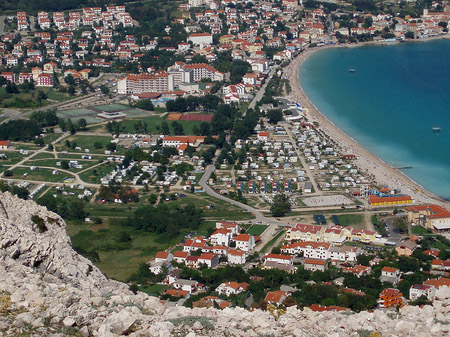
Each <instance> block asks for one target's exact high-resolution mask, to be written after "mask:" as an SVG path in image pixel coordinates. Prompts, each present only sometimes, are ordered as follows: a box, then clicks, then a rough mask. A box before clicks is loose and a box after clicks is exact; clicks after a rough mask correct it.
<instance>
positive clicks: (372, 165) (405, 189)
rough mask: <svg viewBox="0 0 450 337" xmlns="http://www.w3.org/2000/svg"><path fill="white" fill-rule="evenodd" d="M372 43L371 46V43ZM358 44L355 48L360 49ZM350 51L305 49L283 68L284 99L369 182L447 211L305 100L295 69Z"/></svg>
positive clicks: (449, 205)
mask: <svg viewBox="0 0 450 337" xmlns="http://www.w3.org/2000/svg"><path fill="white" fill-rule="evenodd" d="M372 43H374V42H372ZM361 45H362V44H359V45H357V46H361ZM345 47H347V48H352V47H354V45H353V46H344V45H333V46H324V47H318V48H312V49H307V50H306V51H304V52H303V53H301V54H299V55H298V56H297V57H296V58H295V59H293V60H292V61H291V63H290V64H289V65H288V66H287V67H286V68H285V73H287V74H288V75H289V81H290V83H291V87H292V92H291V93H290V94H289V95H287V98H289V99H291V100H293V101H295V102H298V103H299V104H300V105H302V106H303V107H305V108H306V109H307V112H306V114H305V115H306V118H307V119H308V121H310V122H317V123H318V124H319V129H320V130H322V131H323V132H324V133H325V134H327V135H329V136H330V137H331V138H332V139H333V140H334V141H335V142H336V143H337V144H338V147H340V149H341V152H342V154H353V155H356V156H357V158H358V159H357V160H356V164H357V165H358V166H359V168H360V170H361V172H367V173H368V174H369V175H371V176H372V178H373V180H374V181H375V182H376V183H377V184H378V185H387V186H389V187H390V188H395V189H397V190H399V191H400V192H401V193H403V194H408V195H410V196H411V197H412V198H413V199H414V200H415V203H416V204H418V203H433V204H439V205H441V206H444V207H446V208H450V202H447V201H446V200H444V199H442V198H440V197H439V196H437V195H435V194H433V193H432V192H430V191H427V190H426V189H425V188H423V187H422V186H420V185H419V184H417V183H416V182H414V181H413V180H412V179H410V178H409V177H408V176H406V175H405V174H404V173H402V172H401V171H399V170H397V169H395V168H393V167H392V166H390V165H389V164H387V163H385V162H384V161H382V160H381V159H380V158H378V157H377V156H375V155H374V154H373V153H371V152H370V151H368V150H367V149H366V148H364V147H363V146H362V145H360V144H359V143H358V142H356V141H355V140H354V139H353V138H351V137H350V136H349V135H347V134H346V133H344V132H343V131H342V130H341V129H339V128H338V127H337V126H336V125H335V124H334V123H332V122H331V121H330V120H328V119H327V118H326V117H325V116H324V115H323V114H322V113H321V112H320V111H319V110H318V109H317V107H316V106H315V105H314V104H313V103H312V102H311V101H310V100H309V98H308V97H307V96H306V95H305V93H304V92H303V89H302V88H301V86H300V83H299V76H298V74H299V69H300V67H301V66H302V64H303V62H304V61H305V60H306V59H307V58H308V57H310V56H311V55H313V54H314V53H315V52H317V51H320V50H324V49H328V48H345Z"/></svg>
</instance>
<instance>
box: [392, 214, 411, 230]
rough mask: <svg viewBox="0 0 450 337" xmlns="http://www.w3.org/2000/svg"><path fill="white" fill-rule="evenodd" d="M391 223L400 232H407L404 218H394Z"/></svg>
mask: <svg viewBox="0 0 450 337" xmlns="http://www.w3.org/2000/svg"><path fill="white" fill-rule="evenodd" d="M393 225H394V228H395V229H396V230H397V231H398V232H399V233H401V234H403V233H407V232H408V225H407V224H406V220H405V219H403V218H400V217H397V218H395V220H394V222H393Z"/></svg>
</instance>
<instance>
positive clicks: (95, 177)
mask: <svg viewBox="0 0 450 337" xmlns="http://www.w3.org/2000/svg"><path fill="white" fill-rule="evenodd" d="M115 167H116V166H115V165H111V163H110V162H106V161H105V162H104V163H103V164H102V165H99V166H96V167H94V168H91V169H89V170H86V171H84V172H82V173H80V178H81V180H83V181H85V182H87V183H91V184H100V179H101V178H103V177H104V176H105V175H106V174H108V173H110V172H111V171H112V170H113V169H114V168H115ZM94 171H96V172H97V174H94Z"/></svg>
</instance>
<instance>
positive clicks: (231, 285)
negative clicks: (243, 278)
mask: <svg viewBox="0 0 450 337" xmlns="http://www.w3.org/2000/svg"><path fill="white" fill-rule="evenodd" d="M224 286H225V287H228V288H232V289H238V288H239V287H240V284H239V283H237V282H226V283H224Z"/></svg>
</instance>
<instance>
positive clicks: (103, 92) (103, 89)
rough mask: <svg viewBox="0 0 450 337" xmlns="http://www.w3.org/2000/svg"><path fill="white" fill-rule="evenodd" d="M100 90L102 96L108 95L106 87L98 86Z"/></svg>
mask: <svg viewBox="0 0 450 337" xmlns="http://www.w3.org/2000/svg"><path fill="white" fill-rule="evenodd" d="M100 90H101V92H102V94H103V95H108V94H109V88H108V87H107V86H106V85H104V84H102V85H101V86H100Z"/></svg>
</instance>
